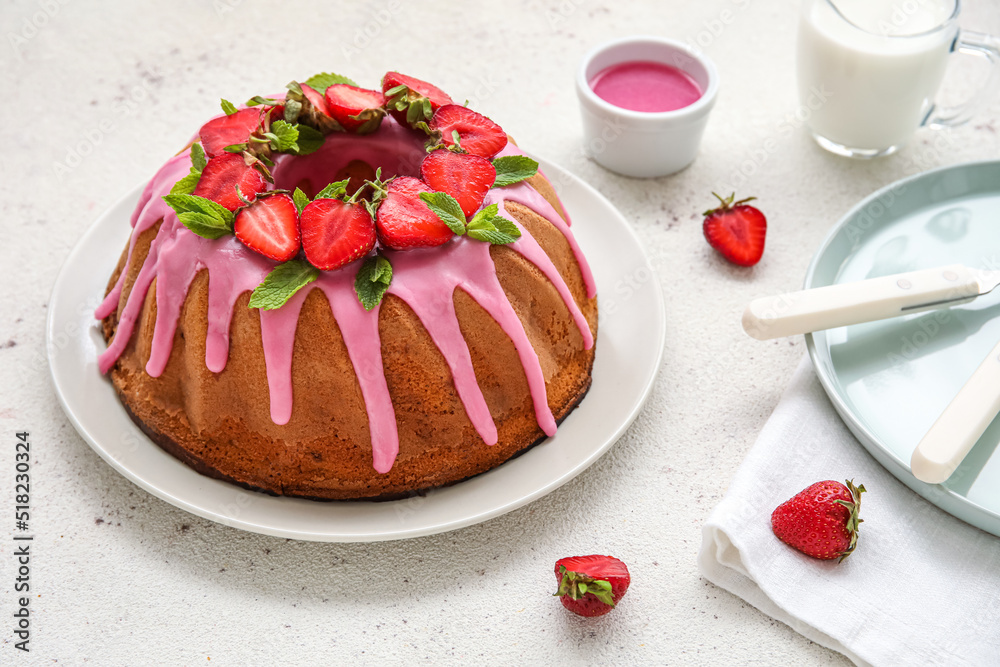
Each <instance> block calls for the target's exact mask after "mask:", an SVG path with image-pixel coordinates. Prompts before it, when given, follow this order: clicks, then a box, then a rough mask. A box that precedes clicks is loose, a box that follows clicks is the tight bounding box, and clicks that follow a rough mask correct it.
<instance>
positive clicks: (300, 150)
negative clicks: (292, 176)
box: [292, 125, 326, 155]
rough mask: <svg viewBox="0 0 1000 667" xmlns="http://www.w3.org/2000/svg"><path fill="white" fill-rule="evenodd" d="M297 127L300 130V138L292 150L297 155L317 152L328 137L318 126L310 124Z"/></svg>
mask: <svg viewBox="0 0 1000 667" xmlns="http://www.w3.org/2000/svg"><path fill="white" fill-rule="evenodd" d="M295 128H296V129H298V131H299V138H298V141H297V142H296V143H297V146H296V148H295V149H294V150H293V151H292V152H293V153H295V154H296V155H309V154H310V153H315V152H316V151H318V150H319V149H320V148H321V147H322V146H323V142H324V141H325V140H326V137H325V136H323V133H322V132H320V131H319V130H317V129H316V128H313V127H309V126H308V125H296V126H295Z"/></svg>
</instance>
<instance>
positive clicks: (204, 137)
mask: <svg viewBox="0 0 1000 667" xmlns="http://www.w3.org/2000/svg"><path fill="white" fill-rule="evenodd" d="M260 116H261V107H250V108H248V109H240V110H239V111H237V112H236V113H234V114H232V115H230V116H219V117H218V118H213V119H212V120H210V121H208V122H207V123H205V124H204V125H202V126H201V130H200V131H199V132H198V136H200V137H201V145H202V147H203V148H204V149H205V153H206V154H207V155H208V156H209V157H215V156H216V155H222V154H223V153H224V152H225V151H224V150H223V149H224V148H225V147H226V146H232V145H233V144H242V143H246V141H247V139H249V138H250V135H251V134H253V132H254V131H255V130H256V129H257V127H258V126H259V125H260Z"/></svg>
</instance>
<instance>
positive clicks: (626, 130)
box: [576, 36, 719, 178]
mask: <svg viewBox="0 0 1000 667" xmlns="http://www.w3.org/2000/svg"><path fill="white" fill-rule="evenodd" d="M634 60H651V61H654V62H659V63H664V64H666V65H671V66H673V67H676V68H678V69H681V70H683V71H684V72H686V73H687V74H689V75H690V76H691V78H693V79H694V80H695V82H696V83H697V84H698V86H699V87H700V88H701V89H702V91H704V92H703V93H702V96H701V97H700V98H698V100H697V101H695V102H694V103H693V104H689V105H688V106H686V107H683V108H681V109H676V110H674V111H660V112H655V113H650V112H644V111H631V110H629V109H622V108H621V107H616V106H615V105H613V104H611V103H609V102H606V101H604V100H602V99H601V98H600V97H598V96H597V94H596V93H594V91H593V89H592V88H591V87H590V81H591V80H592V79H593V78H594V76H595V75H596V74H597V73H598V72H600V71H601V70H603V69H605V68H606V67H610V66H612V65H617V64H619V63H624V62H630V61H634ZM718 90H719V75H718V72H717V71H716V69H715V65H714V64H713V63H712V61H711V60H709V59H708V58H707V57H705V56H704V55H702V54H700V53H696V52H695V51H693V50H692V49H690V48H689V47H688V46H686V45H684V44H682V43H681V42H677V41H674V40H672V39H666V38H664V37H644V36H639V37H626V38H624V39H619V40H615V41H613V42H607V43H605V44H602V45H600V46H598V47H596V48H595V49H594V50H592V51H591V52H590V53H588V54H587V56H586V57H585V58H584V59H583V63H582V64H581V65H580V69H579V71H578V72H577V75H576V93H577V96H578V97H579V98H580V111H581V113H582V114H583V140H584V150H585V151H586V153H587V155H589V156H590V157H592V158H593V159H594V160H596V161H597V162H598V164H600V165H602V166H604V167H606V168H607V169H610V170H611V171H614V172H617V173H619V174H622V175H624V176H633V177H637V178H653V177H656V176H666V175H667V174H672V173H674V172H677V171H680V170H681V169H683V168H684V167H686V166H688V165H689V164H691V162H692V161H693V160H694V158H695V156H696V155H697V154H698V145H699V144H700V143H701V135H702V133H703V132H704V130H705V123H706V122H707V121H708V114H709V112H710V111H711V110H712V106H713V105H714V104H715V97H716V94H717V93H718Z"/></svg>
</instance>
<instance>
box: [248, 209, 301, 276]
mask: <svg viewBox="0 0 1000 667" xmlns="http://www.w3.org/2000/svg"><path fill="white" fill-rule="evenodd" d="M233 230H234V232H235V233H236V238H238V239H239V240H240V241H242V242H243V245H245V246H247V247H248V248H250V249H251V250H254V251H256V252H258V253H260V254H261V255H264V256H265V257H270V258H271V259H273V260H277V261H279V262H287V261H288V260H290V259H292V258H293V257H295V255H297V254H298V253H299V216H298V209H296V208H295V202H294V201H292V198H291V197H289V196H288V195H287V194H284V193H279V194H274V195H267V196H263V197H260V198H258V199H257V200H256V201H254V202H252V203H251V204H249V205H248V206H246V207H245V208H242V209H240V211H239V212H238V213H237V214H236V218H235V219H234V220H233Z"/></svg>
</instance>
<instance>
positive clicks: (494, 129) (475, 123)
mask: <svg viewBox="0 0 1000 667" xmlns="http://www.w3.org/2000/svg"><path fill="white" fill-rule="evenodd" d="M430 128H431V130H434V131H437V132H440V133H441V140H442V141H444V143H445V144H447V145H448V146H454V145H455V132H458V141H459V145H460V146H461V147H462V148H463V149H464V150H465V151H466V152H468V153H472V154H473V155H478V156H479V157H484V158H486V159H491V158H492V157H493V156H494V155H496V154H497V153H499V152H500V151H501V150H503V147H504V146H506V145H507V133H506V132H504V131H503V128H502V127H500V126H499V125H497V124H496V123H494V122H493V121H492V120H490V119H489V118H487V117H486V116H484V115H482V114H479V113H476V112H475V111H473V110H472V109H469V108H467V107H463V106H461V105H459V104H448V105H445V106H443V107H441V108H440V109H438V110H437V111H435V112H434V117H433V118H432V119H431V122H430Z"/></svg>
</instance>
